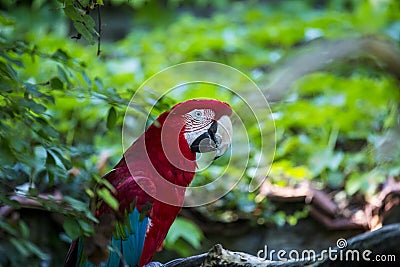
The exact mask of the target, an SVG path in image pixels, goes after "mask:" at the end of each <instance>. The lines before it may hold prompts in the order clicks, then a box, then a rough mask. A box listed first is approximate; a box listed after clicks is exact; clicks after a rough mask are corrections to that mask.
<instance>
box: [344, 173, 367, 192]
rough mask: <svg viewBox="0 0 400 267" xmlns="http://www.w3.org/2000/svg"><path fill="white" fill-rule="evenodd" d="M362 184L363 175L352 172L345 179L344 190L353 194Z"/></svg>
mask: <svg viewBox="0 0 400 267" xmlns="http://www.w3.org/2000/svg"><path fill="white" fill-rule="evenodd" d="M362 185H363V176H362V175H360V174H359V173H353V174H352V175H351V176H350V177H349V179H348V180H347V181H346V185H345V190H346V193H347V194H348V195H349V196H352V195H354V194H355V193H356V192H357V191H358V190H360V189H361V187H362Z"/></svg>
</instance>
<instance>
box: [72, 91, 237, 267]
mask: <svg viewBox="0 0 400 267" xmlns="http://www.w3.org/2000/svg"><path fill="white" fill-rule="evenodd" d="M231 113H232V110H231V108H230V106H229V105H228V104H226V103H224V102H220V101H217V100H210V99H202V100H200V99H196V100H188V101H185V102H182V103H179V104H177V105H175V106H174V107H172V109H171V110H170V111H166V112H164V113H162V114H161V115H160V116H159V117H158V118H157V119H156V120H155V121H154V122H153V124H151V125H150V126H149V127H148V128H147V130H146V131H145V132H144V133H143V134H142V135H141V136H140V137H139V138H138V139H137V140H136V141H135V142H134V143H133V144H132V145H131V147H130V148H129V149H128V150H127V151H126V152H125V154H124V157H123V158H122V159H121V160H120V162H119V163H118V164H117V165H116V166H115V167H114V168H113V170H112V171H111V172H109V173H108V174H106V175H105V176H104V179H106V180H107V181H108V182H109V183H111V185H112V186H113V187H114V188H115V191H114V192H113V195H114V197H115V198H116V199H117V200H118V201H119V210H118V211H114V210H112V209H111V208H110V207H109V206H108V205H107V204H106V203H105V202H103V201H101V200H100V201H98V203H97V210H96V217H97V218H98V219H99V224H98V225H97V227H96V229H95V234H94V237H92V238H87V239H86V240H83V239H82V238H81V239H78V240H75V241H74V242H73V243H72V244H71V247H70V250H69V252H68V256H67V259H66V264H65V266H108V267H119V266H132V267H134V266H139V267H141V266H144V265H146V264H148V263H149V262H150V261H151V259H152V257H153V254H154V253H155V252H156V251H157V250H158V249H159V248H161V247H162V244H163V241H164V238H165V236H166V235H167V232H168V230H169V228H170V226H171V225H172V223H173V221H174V220H175V218H176V216H177V215H178V213H179V211H180V210H181V208H182V205H183V200H184V195H185V189H186V187H187V186H189V184H190V183H191V181H192V180H193V178H194V175H195V170H196V168H197V165H196V153H203V152H210V151H215V158H217V157H219V156H221V155H222V154H224V153H225V152H226V150H227V149H228V147H229V145H230V142H231V136H232V124H231V121H230V119H229V116H230V115H231ZM110 229H111V230H110ZM104 244H106V245H105V246H104ZM107 244H108V245H109V247H110V248H111V249H110V250H108V249H106V248H107Z"/></svg>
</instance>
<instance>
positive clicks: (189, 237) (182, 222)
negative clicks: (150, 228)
mask: <svg viewBox="0 0 400 267" xmlns="http://www.w3.org/2000/svg"><path fill="white" fill-rule="evenodd" d="M180 238H181V239H183V240H185V241H186V242H187V243H189V244H190V245H191V246H192V247H194V248H196V249H198V248H200V241H201V240H202V239H203V233H202V232H201V230H200V228H198V227H197V226H196V225H195V224H194V223H193V222H191V221H189V220H187V219H184V218H180V217H178V218H177V219H176V220H175V221H174V223H173V224H172V226H171V228H170V230H169V232H168V234H167V237H166V242H167V243H168V245H169V246H173V244H174V243H175V242H177V241H178V239H180Z"/></svg>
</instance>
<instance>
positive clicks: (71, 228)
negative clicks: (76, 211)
mask: <svg viewBox="0 0 400 267" xmlns="http://www.w3.org/2000/svg"><path fill="white" fill-rule="evenodd" d="M63 227H64V230H65V233H66V234H67V235H68V236H69V237H70V238H71V239H72V240H74V239H77V238H78V237H79V236H80V235H81V227H80V226H79V223H78V222H77V221H76V219H75V218H72V217H66V218H65V221H64V224H63Z"/></svg>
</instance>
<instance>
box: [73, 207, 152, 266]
mask: <svg viewBox="0 0 400 267" xmlns="http://www.w3.org/2000/svg"><path fill="white" fill-rule="evenodd" d="M127 216H128V218H127V219H128V220H126V225H124V230H125V235H122V236H121V235H120V234H118V233H117V234H116V235H114V237H113V238H112V240H111V249H110V256H109V258H108V260H107V261H106V262H103V263H102V264H101V265H100V266H101V267H119V266H121V265H122V264H121V263H122V262H121V256H122V257H123V259H124V263H125V264H127V265H128V266H131V267H135V266H137V265H138V264H139V260H140V256H141V255H142V251H143V245H144V240H145V237H146V231H147V227H148V224H149V218H148V217H144V218H141V216H140V212H139V211H138V210H137V209H136V208H135V209H134V210H133V211H132V212H130V213H129V214H128V215H127ZM77 258H78V263H77V266H79V267H94V265H93V264H91V263H89V262H88V261H87V260H86V259H85V257H84V253H83V241H82V240H79V242H78V257H77Z"/></svg>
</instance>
